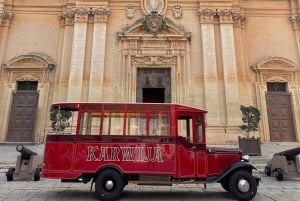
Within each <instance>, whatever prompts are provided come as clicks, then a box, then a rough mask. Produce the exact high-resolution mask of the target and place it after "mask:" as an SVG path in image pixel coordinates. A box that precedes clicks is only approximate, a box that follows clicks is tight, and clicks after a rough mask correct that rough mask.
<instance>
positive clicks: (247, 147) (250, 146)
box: [239, 105, 261, 156]
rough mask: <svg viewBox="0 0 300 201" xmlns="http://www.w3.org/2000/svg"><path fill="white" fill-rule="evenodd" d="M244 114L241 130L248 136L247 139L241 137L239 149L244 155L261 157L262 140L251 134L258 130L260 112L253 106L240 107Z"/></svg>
mask: <svg viewBox="0 0 300 201" xmlns="http://www.w3.org/2000/svg"><path fill="white" fill-rule="evenodd" d="M240 110H241V112H242V115H243V117H242V120H243V124H242V125H241V126H240V129H241V130H242V131H243V132H244V133H245V134H246V137H240V136H239V148H240V149H241V150H242V151H243V153H244V154H248V155H258V156H261V147H260V138H259V137H257V138H255V137H254V136H252V137H251V132H256V131H257V130H258V124H259V121H260V115H261V114H260V112H259V110H258V109H257V108H255V107H253V106H248V107H246V106H244V105H241V106H240Z"/></svg>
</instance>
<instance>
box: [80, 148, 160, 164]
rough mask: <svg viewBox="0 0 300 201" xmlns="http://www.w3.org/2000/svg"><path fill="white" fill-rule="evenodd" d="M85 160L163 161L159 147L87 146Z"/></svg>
mask: <svg viewBox="0 0 300 201" xmlns="http://www.w3.org/2000/svg"><path fill="white" fill-rule="evenodd" d="M86 161H126V162H164V160H163V158H162V153H161V147H106V146H103V147H102V146H88V147H87V158H86Z"/></svg>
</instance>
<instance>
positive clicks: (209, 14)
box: [198, 8, 246, 28]
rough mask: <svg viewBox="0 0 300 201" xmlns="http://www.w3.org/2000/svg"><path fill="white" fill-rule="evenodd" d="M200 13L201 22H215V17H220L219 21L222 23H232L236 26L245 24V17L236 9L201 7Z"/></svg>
mask: <svg viewBox="0 0 300 201" xmlns="http://www.w3.org/2000/svg"><path fill="white" fill-rule="evenodd" d="M198 14H199V17H200V19H199V20H200V23H213V22H214V17H216V16H217V17H219V22H220V23H222V24H226V23H229V24H232V23H234V25H235V26H239V27H242V28H243V27H244V26H245V19H246V18H245V17H244V16H243V15H242V14H241V13H239V12H238V11H236V10H234V9H219V8H214V9H209V8H205V9H199V10H198Z"/></svg>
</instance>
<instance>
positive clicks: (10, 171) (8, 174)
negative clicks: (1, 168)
mask: <svg viewBox="0 0 300 201" xmlns="http://www.w3.org/2000/svg"><path fill="white" fill-rule="evenodd" d="M14 171H15V168H8V171H7V172H6V179H7V181H13V180H14Z"/></svg>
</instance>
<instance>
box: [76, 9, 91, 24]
mask: <svg viewBox="0 0 300 201" xmlns="http://www.w3.org/2000/svg"><path fill="white" fill-rule="evenodd" d="M73 12H74V13H75V22H87V21H88V15H89V14H91V12H92V9H91V8H73Z"/></svg>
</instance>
